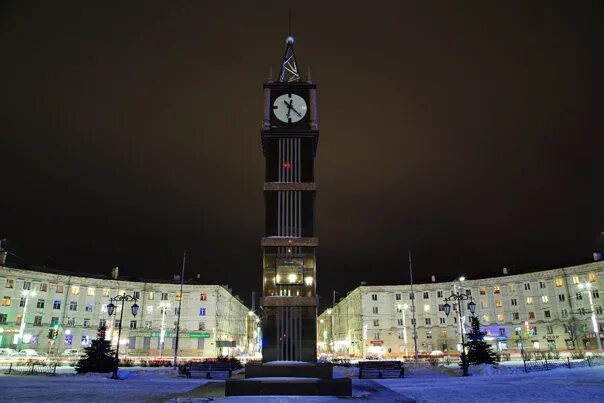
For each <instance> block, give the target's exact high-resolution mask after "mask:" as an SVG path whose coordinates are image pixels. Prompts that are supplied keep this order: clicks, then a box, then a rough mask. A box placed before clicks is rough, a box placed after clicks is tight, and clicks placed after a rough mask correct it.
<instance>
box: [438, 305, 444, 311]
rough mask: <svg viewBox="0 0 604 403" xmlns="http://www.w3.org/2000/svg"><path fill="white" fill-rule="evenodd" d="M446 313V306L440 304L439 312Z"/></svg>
mask: <svg viewBox="0 0 604 403" xmlns="http://www.w3.org/2000/svg"><path fill="white" fill-rule="evenodd" d="M444 311H445V304H438V312H444Z"/></svg>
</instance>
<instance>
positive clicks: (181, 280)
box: [174, 250, 187, 368]
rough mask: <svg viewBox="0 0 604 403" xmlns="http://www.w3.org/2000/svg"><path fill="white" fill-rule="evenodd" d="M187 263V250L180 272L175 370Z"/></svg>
mask: <svg viewBox="0 0 604 403" xmlns="http://www.w3.org/2000/svg"><path fill="white" fill-rule="evenodd" d="M186 261H187V251H186V250H185V251H184V252H183V255H182V270H181V272H180V299H179V300H178V319H177V321H176V343H174V368H176V367H177V365H178V364H177V362H178V337H179V333H180V311H181V308H182V298H183V295H182V286H183V283H184V281H185V263H186Z"/></svg>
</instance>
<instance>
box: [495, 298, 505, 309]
mask: <svg viewBox="0 0 604 403" xmlns="http://www.w3.org/2000/svg"><path fill="white" fill-rule="evenodd" d="M502 306H503V304H502V303H501V300H500V299H496V300H495V308H501V307H502Z"/></svg>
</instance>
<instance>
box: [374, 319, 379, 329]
mask: <svg viewBox="0 0 604 403" xmlns="http://www.w3.org/2000/svg"><path fill="white" fill-rule="evenodd" d="M379 325H380V320H379V319H374V320H373V326H374V327H378V326H379Z"/></svg>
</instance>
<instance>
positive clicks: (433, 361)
mask: <svg viewBox="0 0 604 403" xmlns="http://www.w3.org/2000/svg"><path fill="white" fill-rule="evenodd" d="M428 362H429V363H430V365H432V366H433V367H436V366H437V365H438V358H434V357H430V358H428Z"/></svg>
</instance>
